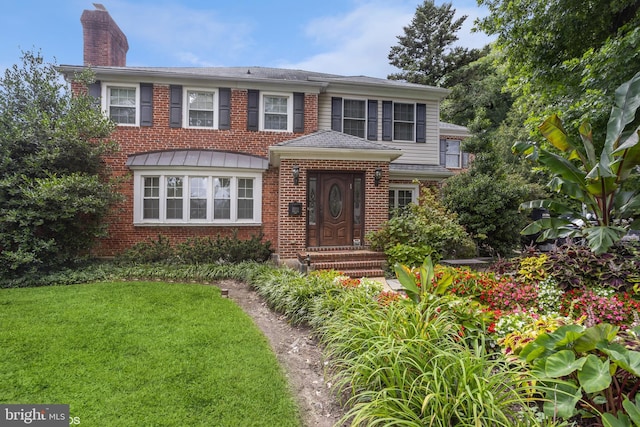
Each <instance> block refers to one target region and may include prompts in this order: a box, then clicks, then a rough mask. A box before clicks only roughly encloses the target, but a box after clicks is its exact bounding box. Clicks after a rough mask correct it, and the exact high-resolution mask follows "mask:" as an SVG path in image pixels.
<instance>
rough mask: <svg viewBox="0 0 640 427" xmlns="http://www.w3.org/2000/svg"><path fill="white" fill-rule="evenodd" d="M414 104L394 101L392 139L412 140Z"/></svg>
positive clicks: (413, 132)
mask: <svg viewBox="0 0 640 427" xmlns="http://www.w3.org/2000/svg"><path fill="white" fill-rule="evenodd" d="M414 108H415V105H414V104H404V103H398V102H394V104H393V139H394V140H395V141H414V134H415V131H414V129H415V112H414Z"/></svg>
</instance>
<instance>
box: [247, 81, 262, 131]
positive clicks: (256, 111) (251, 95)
mask: <svg viewBox="0 0 640 427" xmlns="http://www.w3.org/2000/svg"><path fill="white" fill-rule="evenodd" d="M259 118H260V91H259V90H255V89H249V90H248V91H247V130H250V131H257V130H258V122H259Z"/></svg>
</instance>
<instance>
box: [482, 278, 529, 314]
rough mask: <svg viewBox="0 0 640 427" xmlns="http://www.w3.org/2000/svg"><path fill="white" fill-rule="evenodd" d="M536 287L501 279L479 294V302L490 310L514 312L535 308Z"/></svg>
mask: <svg viewBox="0 0 640 427" xmlns="http://www.w3.org/2000/svg"><path fill="white" fill-rule="evenodd" d="M537 297H538V287H537V285H536V284H535V283H515V282H513V281H510V280H508V279H507V278H502V279H500V280H499V281H497V282H496V283H495V284H494V285H493V286H492V287H489V288H486V289H484V290H483V291H482V292H481V294H480V302H481V303H483V304H486V305H487V306H488V307H489V308H490V309H491V310H503V311H514V310H516V309H522V308H523V307H524V308H527V307H532V306H535V304H536V299H537Z"/></svg>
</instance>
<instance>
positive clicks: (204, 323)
mask: <svg viewBox="0 0 640 427" xmlns="http://www.w3.org/2000/svg"><path fill="white" fill-rule="evenodd" d="M0 306H2V310H1V311H0V325H1V329H2V334H0V401H2V402H3V403H22V402H24V403H33V402H56V403H68V404H70V413H71V415H72V416H74V417H78V418H79V419H80V421H81V423H82V425H120V426H140V425H254V426H273V425H279V426H280V425H288V426H299V425H300V418H299V414H298V412H297V408H296V404H295V402H294V400H293V399H292V397H291V395H290V393H289V390H288V386H287V381H286V379H285V378H284V375H283V372H282V370H281V368H280V367H279V365H278V363H277V361H276V359H275V356H274V354H273V353H272V352H271V350H270V348H269V345H268V343H267V341H266V339H265V337H264V336H263V335H262V334H261V333H260V331H258V330H257V329H256V327H255V325H254V324H253V323H252V322H251V320H250V319H249V318H248V317H247V316H246V315H245V314H244V313H243V312H242V311H241V309H240V308H239V307H238V306H236V305H235V304H234V303H233V302H232V301H231V300H228V299H224V298H221V296H220V290H219V289H218V288H216V287H214V286H205V285H195V284H190V285H189V284H178V283H175V284H168V283H163V282H117V283H112V282H106V283H95V284H84V285H74V286H64V287H60V286H51V287H40V288H29V289H3V290H2V291H0Z"/></svg>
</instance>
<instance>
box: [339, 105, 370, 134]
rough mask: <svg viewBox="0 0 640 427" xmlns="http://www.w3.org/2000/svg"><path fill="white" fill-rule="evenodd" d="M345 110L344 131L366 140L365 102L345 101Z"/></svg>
mask: <svg viewBox="0 0 640 427" xmlns="http://www.w3.org/2000/svg"><path fill="white" fill-rule="evenodd" d="M343 108H344V114H343V124H342V131H343V132H344V133H346V134H349V135H353V136H358V137H360V138H364V137H365V128H366V123H367V118H366V110H365V101H363V100H358V99H345V100H344V107H343Z"/></svg>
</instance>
